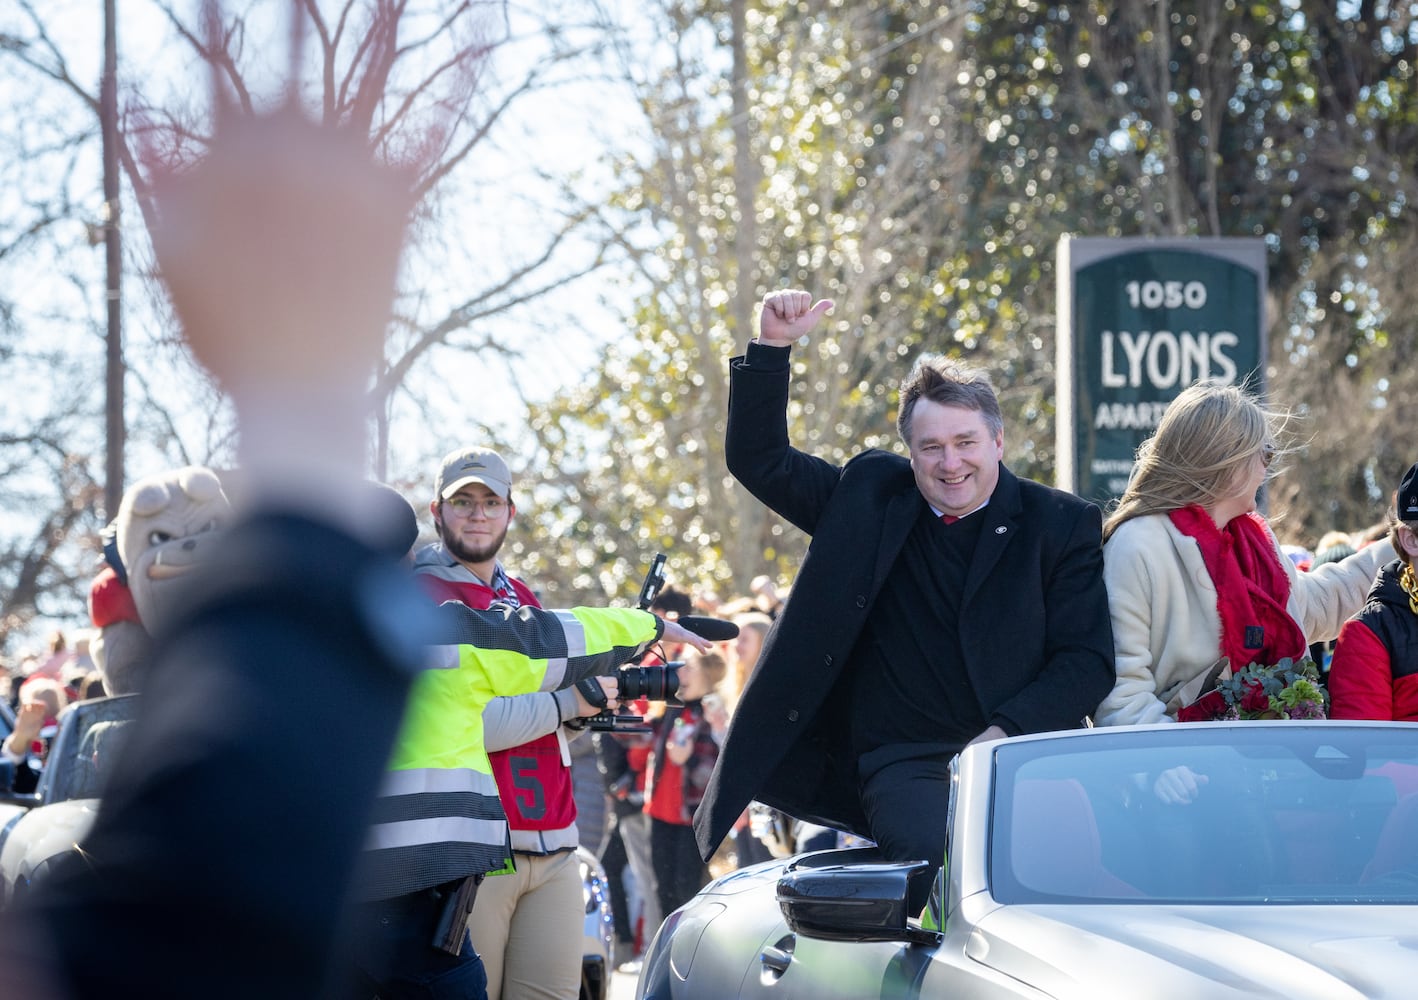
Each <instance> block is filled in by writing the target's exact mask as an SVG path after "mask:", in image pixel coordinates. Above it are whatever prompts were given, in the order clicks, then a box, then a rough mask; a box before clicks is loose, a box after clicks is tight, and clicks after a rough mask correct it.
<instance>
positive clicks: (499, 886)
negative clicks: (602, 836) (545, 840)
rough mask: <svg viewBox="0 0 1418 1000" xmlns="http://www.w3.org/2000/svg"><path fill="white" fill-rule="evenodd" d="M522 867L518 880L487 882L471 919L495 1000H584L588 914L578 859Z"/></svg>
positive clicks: (539, 860)
mask: <svg viewBox="0 0 1418 1000" xmlns="http://www.w3.org/2000/svg"><path fill="white" fill-rule="evenodd" d="M514 860H515V861H516V862H517V870H516V871H515V872H513V873H512V874H511V875H492V876H489V877H488V878H486V879H484V880H483V884H482V886H481V887H480V888H479V889H478V898H477V902H475V903H474V904H473V914H472V916H471V917H469V918H468V932H469V934H471V936H472V939H473V947H474V948H476V949H477V952H478V954H479V955H481V956H482V960H483V967H484V968H486V969H487V996H488V1000H530V998H537V1000H576V995H577V993H579V992H580V989H581V952H582V928H583V927H584V918H585V915H586V914H585V903H584V902H583V900H582V897H581V867H580V865H579V864H578V863H577V861H576V854H575V853H574V852H572V851H564V852H562V853H560V854H550V855H546V856H541V855H534V854H517V855H514Z"/></svg>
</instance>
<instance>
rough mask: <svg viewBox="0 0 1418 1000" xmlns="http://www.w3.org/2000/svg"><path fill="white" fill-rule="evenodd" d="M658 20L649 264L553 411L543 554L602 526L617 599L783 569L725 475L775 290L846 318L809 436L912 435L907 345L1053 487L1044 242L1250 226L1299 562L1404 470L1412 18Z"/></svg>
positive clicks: (1015, 14) (1208, 9)
mask: <svg viewBox="0 0 1418 1000" xmlns="http://www.w3.org/2000/svg"><path fill="white" fill-rule="evenodd" d="M651 14H653V15H654V16H656V17H658V18H659V19H660V20H659V22H657V23H656V25H655V26H654V27H652V28H651V29H650V30H649V31H648V32H646V33H645V35H644V36H642V37H645V38H649V39H652V40H654V42H655V43H656V44H655V45H652V46H650V47H649V48H648V49H647V50H645V51H644V52H639V53H638V56H637V58H636V59H635V60H633V61H632V60H626V64H625V72H624V73H623V76H624V78H625V80H626V81H627V83H628V84H629V85H630V86H632V87H634V88H635V91H636V93H637V94H638V95H639V101H640V106H641V107H642V108H643V109H644V112H645V136H646V139H645V143H646V146H645V149H644V150H643V152H640V153H637V154H636V155H634V156H630V157H627V158H624V159H622V160H621V161H620V163H619V164H618V169H619V176H621V177H622V178H623V181H624V184H623V189H622V192H621V194H620V195H619V196H618V198H617V199H616V200H615V202H614V203H613V204H612V205H611V206H610V207H609V208H608V209H607V211H608V212H612V213H619V217H620V218H621V219H622V222H621V228H622V232H623V233H625V234H626V235H625V237H624V239H625V241H626V242H627V244H628V245H632V246H633V248H634V254H633V256H634V259H635V261H636V263H637V273H636V275H635V276H634V280H635V285H634V287H635V288H636V289H637V298H636V301H637V303H638V304H637V307H636V310H635V312H634V313H633V314H631V315H628V316H627V318H626V319H627V322H626V334H625V338H624V340H623V341H621V342H618V343H616V344H615V345H613V347H612V348H611V349H610V350H609V351H608V352H607V354H606V357H605V359H604V363H603V364H602V365H601V366H600V368H599V369H598V371H596V372H594V373H591V374H590V375H588V378H587V380H586V382H585V384H584V385H582V386H579V387H578V388H577V389H576V390H575V391H573V392H570V393H567V394H566V395H565V396H564V397H562V398H560V399H558V400H556V401H555V402H554V403H553V404H551V405H550V406H548V407H546V408H545V409H544V411H543V412H542V413H541V414H540V416H539V417H538V418H537V419H538V430H539V432H540V433H541V434H542V439H543V441H544V442H546V443H547V445H548V458H549V460H550V461H549V464H551V465H552V466H553V467H558V468H561V469H562V470H563V473H564V474H566V475H568V476H570V477H571V478H572V479H573V480H574V486H568V485H567V484H565V483H563V484H561V492H559V493H557V494H556V495H557V497H558V499H557V502H556V503H555V504H554V505H553V506H554V508H555V510H556V511H557V515H556V516H557V518H558V526H559V528H561V529H564V531H563V533H562V534H560V535H558V536H557V537H559V538H565V539H566V544H567V545H568V547H569V548H568V550H567V554H569V553H570V552H571V551H572V550H575V549H576V547H577V546H578V545H579V544H581V539H582V538H589V537H594V538H595V540H596V544H597V546H599V548H598V551H597V555H596V557H595V558H594V559H592V560H590V561H589V563H588V564H587V565H586V568H587V569H588V570H589V569H591V568H592V567H595V568H596V570H597V572H599V573H601V574H602V577H603V579H602V581H601V582H602V583H603V584H612V585H613V586H611V587H609V588H608V590H607V592H608V593H615V592H621V593H624V592H625V590H626V589H627V587H626V583H625V580H626V578H627V577H629V576H631V575H632V573H633V569H632V567H634V566H637V565H643V563H644V562H645V561H646V560H648V555H649V550H650V549H652V548H666V549H669V550H671V551H672V552H673V553H674V560H673V561H672V565H675V566H676V569H677V571H678V574H679V576H680V578H681V579H682V580H684V581H689V582H692V583H695V584H698V585H699V586H701V587H703V588H713V589H716V590H718V591H719V592H720V593H724V592H732V593H739V592H742V591H743V589H744V588H745V587H746V585H747V580H748V579H749V578H750V577H751V576H752V575H754V574H757V573H759V572H764V571H768V572H773V573H777V574H780V575H781V574H784V573H786V572H788V571H789V569H790V567H791V566H792V565H794V564H795V563H796V561H797V559H798V558H799V557H800V555H801V551H802V546H803V540H802V539H801V538H795V537H793V536H792V532H791V531H790V530H789V529H786V528H784V526H783V525H781V524H780V523H778V522H777V521H776V520H774V519H772V518H767V517H764V516H763V515H762V512H761V510H760V509H759V508H758V506H757V505H756V503H755V502H754V501H753V500H752V499H751V498H748V497H746V496H745V495H743V493H742V491H741V490H739V489H738V488H737V487H736V486H734V485H733V484H732V483H731V482H729V481H727V480H726V478H725V473H724V467H723V463H722V455H721V439H722V430H723V413H724V404H725V400H724V398H723V394H724V391H725V380H726V374H725V362H726V359H727V358H728V356H730V355H731V354H732V353H735V352H736V351H737V350H738V349H740V348H741V345H742V344H743V342H744V341H745V340H747V339H748V337H749V336H750V335H751V330H750V329H746V328H745V327H746V325H747V322H748V321H747V315H746V304H747V303H752V302H754V301H756V300H757V299H758V298H759V297H761V295H762V294H763V293H764V292H765V291H767V290H769V289H771V288H775V287H787V286H799V287H804V288H808V289H811V290H812V291H814V292H815V293H816V294H818V295H821V296H830V297H832V298H834V299H835V300H836V302H837V309H836V311H835V313H834V314H833V317H832V320H831V324H830V327H831V328H830V330H828V331H827V332H826V333H825V334H823V335H821V336H817V337H814V339H813V341H812V343H811V344H809V346H808V347H807V348H806V349H799V350H797V351H796V352H795V356H794V386H793V391H792V399H793V403H792V405H791V408H790V421H791V427H792V433H793V439H794V441H795V442H796V443H797V444H798V445H799V446H800V447H803V448H805V449H807V450H811V451H813V452H815V453H818V454H821V455H823V456H824V457H827V458H829V459H841V458H843V457H845V456H846V455H848V454H850V453H851V452H853V451H855V450H857V449H858V448H860V447H862V446H864V445H875V446H880V447H888V448H889V447H898V446H897V445H896V443H895V442H894V435H893V433H892V428H891V423H892V415H893V411H894V405H895V397H894V386H895V384H896V382H897V381H898V380H899V378H900V376H901V375H902V374H903V373H904V370H905V368H906V367H907V366H908V365H909V364H910V362H911V360H912V359H913V357H914V356H916V355H917V354H919V353H920V352H922V351H949V352H952V353H956V354H959V355H961V356H964V357H966V358H969V359H971V360H973V361H975V362H977V363H980V364H983V365H985V366H987V367H988V368H989V369H990V370H991V371H992V372H993V373H994V374H995V376H996V379H997V382H998V385H999V388H1000V391H1001V397H1002V402H1003V404H1004V407H1005V411H1006V421H1007V428H1008V430H1007V434H1006V453H1007V454H1006V460H1007V461H1008V462H1009V463H1010V464H1011V466H1012V467H1014V468H1015V469H1016V470H1017V471H1019V472H1022V473H1024V474H1026V475H1031V476H1035V477H1038V478H1041V479H1045V480H1048V479H1049V478H1051V475H1052V468H1053V454H1052V442H1053V436H1054V435H1053V426H1052V421H1053V405H1052V398H1053V394H1054V378H1055V375H1054V350H1055V322H1056V318H1055V316H1054V295H1055V291H1056V289H1055V283H1056V275H1055V271H1054V251H1055V247H1056V244H1057V241H1058V239H1059V238H1060V237H1061V236H1063V235H1064V234H1070V233H1071V234H1080V235H1100V236H1102V235H1106V236H1179V235H1180V236H1185V235H1207V236H1213V235H1214V236H1259V237H1264V238H1265V239H1266V241H1267V245H1268V247H1269V251H1270V254H1269V278H1268V286H1269V298H1270V303H1269V305H1270V309H1269V312H1270V316H1269V326H1270V329H1269V358H1270V365H1269V370H1268V373H1267V374H1268V381H1269V386H1268V387H1269V391H1270V393H1271V396H1272V399H1273V400H1274V401H1275V402H1277V403H1279V404H1281V405H1287V406H1289V407H1291V408H1292V409H1294V410H1295V411H1296V412H1297V415H1299V416H1301V417H1304V418H1306V419H1304V420H1302V421H1299V422H1297V424H1296V426H1297V427H1298V428H1299V429H1300V433H1301V435H1302V441H1301V443H1302V444H1303V445H1304V446H1305V448H1306V449H1307V450H1305V451H1302V452H1301V453H1300V454H1299V455H1298V457H1297V460H1296V461H1294V462H1293V463H1292V466H1291V468H1290V469H1289V470H1288V471H1287V473H1286V474H1285V475H1284V476H1283V477H1282V478H1281V479H1280V480H1279V481H1278V483H1277V484H1276V487H1275V489H1274V491H1273V497H1274V500H1275V501H1276V502H1275V507H1276V508H1278V509H1281V510H1286V511H1288V514H1289V516H1288V517H1287V518H1286V519H1285V521H1284V522H1283V524H1284V525H1285V528H1286V530H1287V531H1288V532H1289V533H1290V535H1291V536H1292V537H1294V538H1295V539H1296V540H1301V541H1304V540H1313V538H1315V537H1317V536H1318V534H1319V533H1320V532H1322V531H1323V530H1325V529H1326V528H1329V527H1333V526H1340V527H1343V528H1351V529H1352V528H1358V527H1360V526H1362V525H1364V524H1367V523H1369V522H1371V521H1372V520H1374V519H1375V518H1377V517H1378V515H1379V511H1380V509H1381V506H1382V499H1381V497H1380V494H1381V493H1382V494H1384V495H1385V496H1386V493H1387V491H1388V490H1389V489H1391V488H1392V483H1393V481H1394V480H1395V479H1396V478H1397V476H1398V475H1399V474H1400V473H1401V472H1402V470H1403V469H1404V468H1406V466H1407V464H1408V463H1409V462H1411V461H1412V459H1413V457H1414V456H1412V455H1411V454H1407V453H1405V452H1404V450H1403V449H1404V448H1405V447H1406V445H1404V444H1403V443H1402V437H1401V435H1403V434H1404V431H1405V430H1406V428H1407V427H1408V426H1411V424H1412V420H1411V419H1408V418H1410V417H1411V416H1412V414H1411V413H1409V407H1410V405H1413V404H1410V403H1409V400H1411V399H1415V398H1418V394H1415V393H1414V392H1413V391H1412V390H1413V389H1414V388H1415V387H1414V385H1413V376H1410V375H1409V372H1411V371H1412V370H1413V366H1412V365H1411V364H1409V363H1407V362H1408V361H1409V360H1410V359H1409V354H1410V352H1411V351H1413V350H1415V349H1418V347H1415V345H1418V337H1415V336H1414V331H1413V330H1412V324H1413V319H1412V317H1413V316H1415V315H1418V313H1416V312H1415V310H1414V309H1413V308H1412V305H1413V303H1412V302H1411V298H1412V297H1413V295H1414V294H1415V293H1414V291H1413V290H1412V286H1413V285H1414V283H1413V282H1411V281H1409V282H1405V281H1404V280H1403V278H1404V271H1405V269H1406V268H1407V267H1410V266H1412V264H1411V262H1413V261H1414V259H1415V255H1414V251H1415V249H1418V248H1415V246H1414V232H1413V224H1412V215H1411V211H1410V210H1409V205H1410V203H1411V201H1412V194H1413V188H1414V184H1415V161H1414V159H1413V157H1412V155H1411V153H1409V152H1408V151H1410V150H1412V149H1413V148H1415V145H1414V138H1415V136H1414V134H1413V129H1414V124H1415V123H1414V100H1415V97H1414V87H1413V80H1412V75H1413V72H1414V60H1415V30H1416V29H1415V18H1414V14H1415V5H1414V4H1411V3H1407V2H1402V3H1384V2H1352V3H1341V4H1333V3H1329V2H1324V3H1321V2H1309V0H1303V2H1302V0H1287V2H1284V3H1279V4H1258V3H1243V2H1238V0H1223V2H1219V3H1217V2H1210V0H1205V2H1187V0H1158V2H1146V3H1143V2H1114V3H1102V2H1094V0H1088V2H1081V3H1072V4H1053V3H1048V2H1042V0H1039V2H1035V0H975V2H973V3H967V4H945V3H928V2H902V0H874V2H870V3H866V2H861V3H847V2H832V0H816V2H809V0H801V2H786V0H760V2H747V0H744V2H737V0H736V2H732V3H722V2H701V3H688V2H674V0H663V2H662V3H661V4H659V5H652V6H651V8H650V10H649V11H647V15H646V16H650V15H651ZM647 67H648V69H647ZM740 95H741V96H742V98H743V99H742V100H740V101H738V102H737V104H736V102H735V97H736V96H740ZM745 143H747V144H748V146H749V148H750V150H751V152H752V156H751V157H750V158H749V159H750V161H751V163H752V164H753V166H754V169H753V170H745V168H744V165H743V159H742V157H741V156H739V154H740V152H741V147H742V146H743V145H744V144H745ZM745 240H751V245H748V246H745V245H744V241H745ZM1356 432H1357V433H1356ZM602 449H604V450H602ZM582 450H584V453H585V454H595V455H597V456H599V457H598V458H597V459H595V460H594V461H589V462H587V461H577V460H576V455H577V453H578V452H579V451H582ZM566 470H572V471H570V472H567V471H566ZM588 498H589V499H588ZM618 561H619V562H618ZM607 567H610V569H607ZM548 569H550V567H548ZM594 576H595V574H594V573H593V574H591V575H588V576H583V577H581V578H579V579H578V580H577V581H576V582H575V586H578V587H579V586H580V585H582V584H586V583H589V582H591V581H592V579H593V577H594ZM567 585H568V586H569V585H571V582H570V581H568V584H567Z"/></svg>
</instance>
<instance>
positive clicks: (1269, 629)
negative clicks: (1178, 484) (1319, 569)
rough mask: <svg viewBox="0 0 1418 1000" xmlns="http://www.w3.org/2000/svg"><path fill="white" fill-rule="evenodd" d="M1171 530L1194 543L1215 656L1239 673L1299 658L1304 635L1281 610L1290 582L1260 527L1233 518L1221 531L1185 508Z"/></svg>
mask: <svg viewBox="0 0 1418 1000" xmlns="http://www.w3.org/2000/svg"><path fill="white" fill-rule="evenodd" d="M1170 516H1171V518H1172V523H1173V524H1175V525H1176V526H1177V530H1178V531H1180V532H1181V533H1182V534H1184V535H1187V536H1188V537H1190V538H1194V539H1196V543H1197V545H1198V546H1200V548H1201V558H1202V561H1203V562H1204V563H1206V571H1207V573H1209V574H1210V575H1211V582H1212V583H1213V584H1215V585H1216V610H1217V611H1219V612H1220V613H1221V654H1222V655H1223V656H1225V657H1226V658H1227V659H1228V660H1230V661H1231V669H1232V670H1233V671H1235V672H1238V673H1239V672H1240V671H1241V670H1243V669H1244V668H1246V667H1248V666H1250V665H1251V664H1252V663H1260V664H1266V665H1269V664H1272V663H1279V662H1280V661H1281V660H1283V659H1285V658H1286V657H1289V658H1290V659H1292V660H1293V659H1299V658H1300V657H1302V656H1304V655H1305V652H1306V645H1305V634H1304V633H1303V632H1301V631H1300V626H1299V625H1297V624H1296V623H1295V619H1294V618H1291V617H1290V612H1289V611H1288V610H1287V609H1286V605H1287V604H1288V603H1289V601H1290V577H1288V576H1287V575H1286V574H1285V567H1283V566H1281V565H1280V561H1279V560H1280V559H1281V558H1282V557H1280V556H1277V555H1276V553H1275V547H1274V546H1273V545H1272V544H1271V541H1270V532H1269V531H1268V530H1267V529H1266V527H1265V522H1264V521H1262V520H1261V518H1260V516H1259V515H1258V514H1255V513H1246V514H1242V515H1241V516H1240V517H1233V518H1232V519H1231V520H1230V522H1229V523H1228V524H1227V525H1226V527H1225V528H1224V529H1223V528H1217V527H1216V522H1215V521H1213V520H1212V519H1211V515H1209V514H1208V513H1207V512H1206V511H1204V510H1203V509H1202V508H1201V507H1199V506H1197V505H1196V504H1190V505H1188V506H1186V507H1183V508H1181V509H1180V510H1174V511H1172V512H1171V515H1170Z"/></svg>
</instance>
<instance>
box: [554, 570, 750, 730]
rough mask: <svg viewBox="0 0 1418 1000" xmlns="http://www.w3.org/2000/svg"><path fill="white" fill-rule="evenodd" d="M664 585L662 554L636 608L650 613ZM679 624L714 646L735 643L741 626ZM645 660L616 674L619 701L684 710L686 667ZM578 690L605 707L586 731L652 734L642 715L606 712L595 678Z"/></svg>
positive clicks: (688, 619)
mask: <svg viewBox="0 0 1418 1000" xmlns="http://www.w3.org/2000/svg"><path fill="white" fill-rule="evenodd" d="M664 585H665V554H664V553H663V552H659V553H656V555H655V558H654V559H653V560H652V561H651V563H650V570H649V572H647V573H646V574H645V582H644V583H642V584H641V585H640V598H639V601H638V602H637V606H638V607H639V608H640V609H641V610H642V611H649V610H650V605H651V604H653V603H654V602H655V598H656V597H658V596H659V594H660V589H661V588H662V587H663V586H664ZM679 623H680V624H681V625H683V626H684V627H685V628H687V629H689V630H690V631H691V632H694V633H695V634H696V635H702V636H703V637H704V638H706V639H709V640H710V641H711V642H720V641H723V640H725V639H732V638H734V636H736V635H738V632H739V630H738V626H736V625H734V624H733V623H732V622H726V621H721V620H720V619H717V618H701V617H698V616H694V615H687V616H684V617H682V618H680V619H679ZM643 658H644V654H643V653H642V654H641V655H640V656H638V657H636V658H635V659H634V660H632V661H631V662H630V665H628V666H625V667H621V669H620V670H618V671H617V672H616V680H617V681H618V682H619V685H620V696H619V699H618V700H619V701H620V702H621V703H625V702H628V701H635V700H637V699H639V698H644V699H646V700H648V701H663V702H664V703H665V704H667V705H671V706H674V707H682V706H683V705H684V702H682V701H680V700H679V699H678V698H677V697H676V695H677V694H678V693H679V673H678V670H679V668H680V667H682V666H684V664H683V662H681V661H677V660H675V661H671V662H668V663H662V664H654V665H651V666H643V665H641V664H640V660H641V659H643ZM576 686H577V688H578V689H579V690H580V692H581V694H582V695H583V696H584V697H585V698H586V700H587V701H589V702H590V703H591V704H593V705H600V706H602V711H601V712H599V713H598V714H596V715H593V716H591V717H590V718H588V719H584V720H582V722H583V723H584V725H583V728H586V729H590V730H592V731H594V732H601V733H648V732H649V731H650V726H649V725H647V724H646V722H645V717H644V716H643V715H632V714H629V713H617V712H612V711H610V710H608V709H605V707H604V706H605V704H606V699H605V695H604V693H603V692H602V691H601V686H600V684H598V683H597V682H596V679H595V678H594V677H587V678H584V679H583V680H580V681H578V682H577V683H576Z"/></svg>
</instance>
